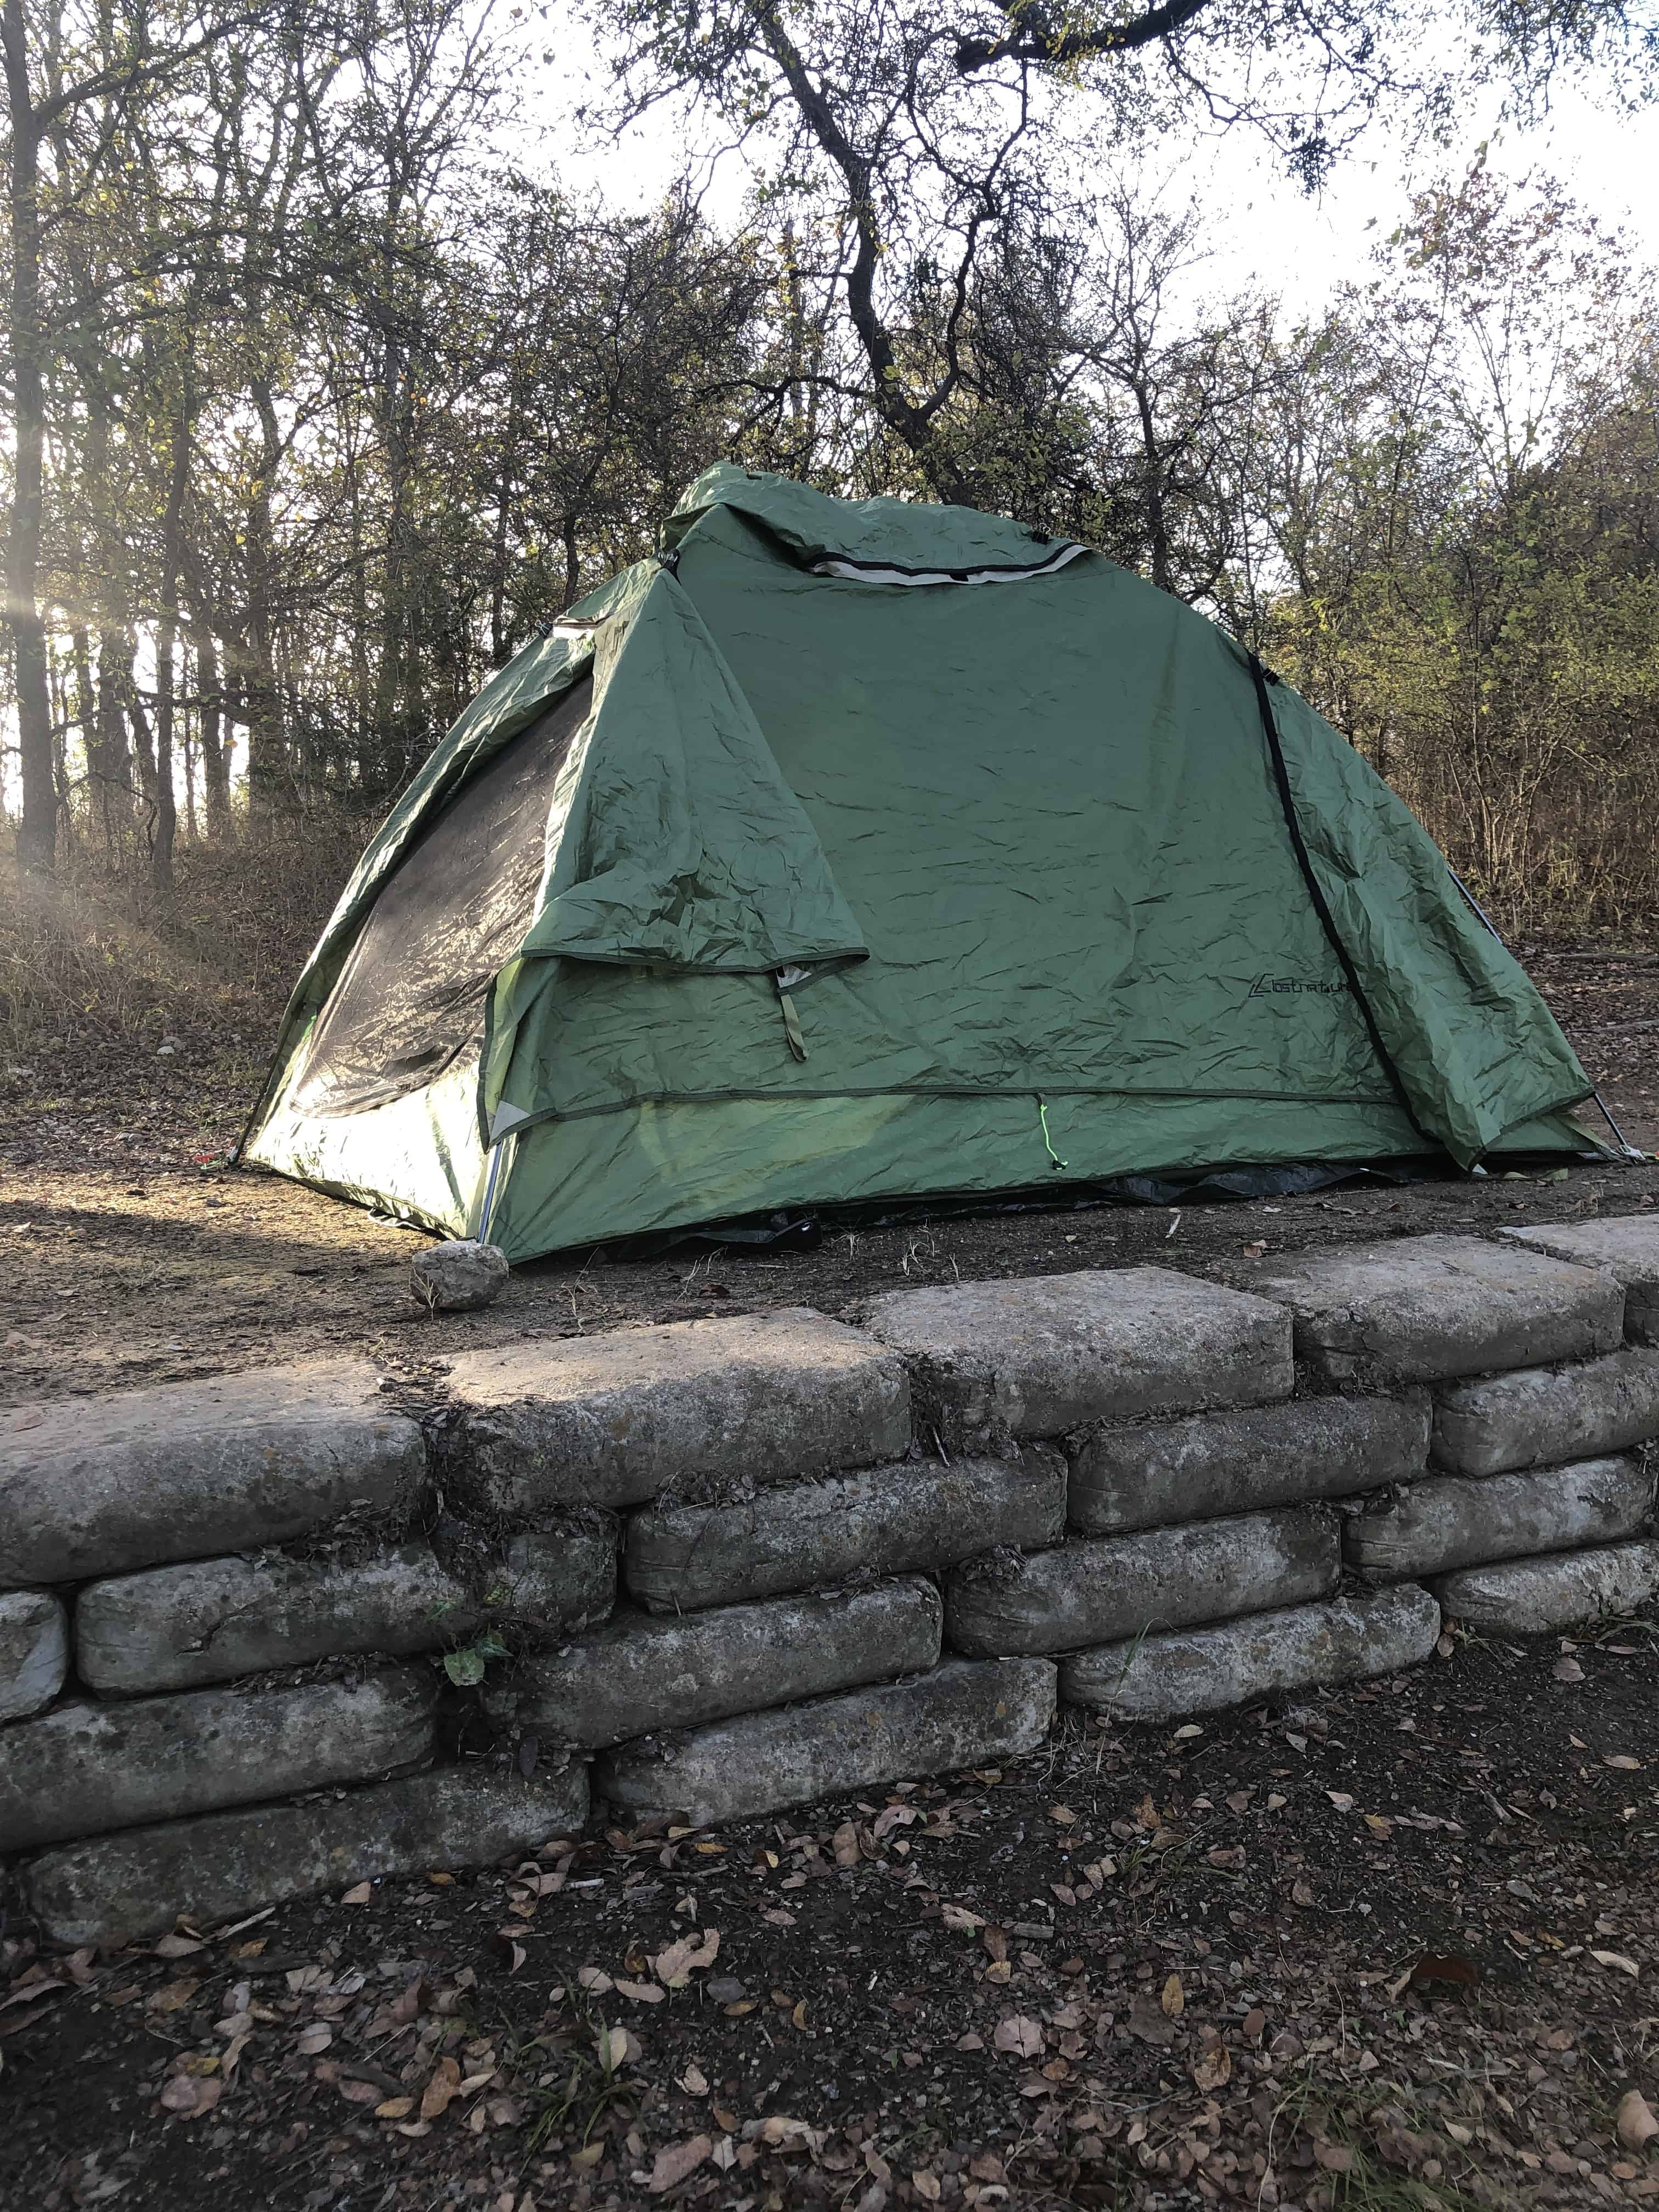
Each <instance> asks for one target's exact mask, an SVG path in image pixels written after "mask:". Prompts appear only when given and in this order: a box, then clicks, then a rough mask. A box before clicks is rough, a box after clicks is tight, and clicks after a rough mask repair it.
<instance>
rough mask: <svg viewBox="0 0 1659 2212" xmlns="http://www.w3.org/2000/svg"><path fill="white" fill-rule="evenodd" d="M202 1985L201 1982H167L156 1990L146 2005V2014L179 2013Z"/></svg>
mask: <svg viewBox="0 0 1659 2212" xmlns="http://www.w3.org/2000/svg"><path fill="white" fill-rule="evenodd" d="M201 1986H202V1984H200V1982H199V1981H185V1982H167V1983H166V1984H163V1986H162V1987H161V1989H159V1990H155V1993H154V1994H153V1995H152V1996H151V1997H150V1999H149V2002H148V2003H147V2004H146V2005H145V2007H144V2010H145V2011H146V2012H179V2011H182V2009H183V2008H184V2007H185V2005H187V2004H188V2003H189V2002H190V2001H191V1998H192V1997H193V1996H195V1994H196V1992H197V1990H199V1989H200V1988H201Z"/></svg>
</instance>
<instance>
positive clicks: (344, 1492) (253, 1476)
mask: <svg viewBox="0 0 1659 2212" xmlns="http://www.w3.org/2000/svg"><path fill="white" fill-rule="evenodd" d="M379 1382H380V1378H379V1377H378V1376H377V1375H376V1374H375V1372H374V1369H373V1368H372V1367H370V1366H369V1365H368V1364H367V1362H365V1361H363V1360H360V1359H318V1360H312V1361H307V1362H305V1363H303V1364H300V1365H297V1366H294V1367H266V1368H257V1369H254V1370H252V1372H250V1373H248V1374H246V1375H222V1376H216V1377H215V1378H214V1379H213V1380H212V1381H211V1382H207V1383H169V1384H167V1385H165V1386H163V1387H162V1388H161V1389H154V1390H123V1391H118V1392H116V1393H113V1394H112V1395H109V1396H107V1397H99V1398H65V1399H60V1400H57V1401H53V1402H52V1403H51V1404H48V1405H46V1407H23V1408H21V1409H20V1410H18V1411H15V1412H13V1413H0V1589H9V1588H15V1586H16V1585H17V1584H19V1583H35V1582H41V1583H46V1582H76V1581H80V1580H82V1579H83V1578H85V1577H88V1576H90V1575H110V1574H119V1573H120V1572H121V1571H123V1570H124V1569H125V1568H128V1567H149V1566H155V1565H157V1564H159V1563H160V1562H161V1560H164V1559H210V1558H212V1557H213V1556H214V1555H215V1554H216V1553H222V1552H236V1551H252V1550H253V1549H254V1548H255V1547H258V1545H261V1544H281V1543H286V1542H287V1541H289V1539H290V1538H291V1537H295V1536H298V1535H301V1534H304V1532H305V1531H306V1530H307V1528H316V1527H317V1526H318V1525H319V1523H320V1522H326V1521H333V1520H336V1519H337V1518H338V1517H339V1516H340V1515H342V1514H343V1513H346V1512H349V1511H350V1510H352V1509H353V1508H354V1507H357V1506H364V1507H367V1508H369V1509H372V1510H377V1511H386V1510H389V1509H392V1508H394V1507H397V1506H399V1505H402V1504H405V1503H407V1502H408V1501H409V1500H410V1498H412V1497H413V1496H414V1495H415V1493H416V1492H417V1490H418V1489H419V1486H420V1484H421V1481H422V1477H423V1475H424V1474H425V1470H426V1446H425V1444H424V1443H423V1442H422V1437H421V1432H420V1430H419V1429H418V1428H417V1427H416V1425H415V1423H414V1422H413V1421H409V1420H405V1419H403V1418H402V1416H401V1415H399V1414H397V1413H392V1411H391V1409H390V1408H389V1407H387V1405H386V1401H385V1400H384V1399H383V1398H382V1397H381V1396H380V1389H379Z"/></svg>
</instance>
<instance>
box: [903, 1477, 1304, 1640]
mask: <svg viewBox="0 0 1659 2212" xmlns="http://www.w3.org/2000/svg"><path fill="white" fill-rule="evenodd" d="M1339 1572H1340V1544H1339V1541H1338V1536H1337V1524H1336V1516H1335V1515H1334V1513H1332V1512H1331V1511H1330V1510H1328V1508H1325V1507H1322V1506H1317V1505H1308V1506H1285V1507H1281V1508H1279V1510H1277V1511H1275V1512H1271V1513H1245V1514H1239V1515H1237V1516H1232V1517H1231V1518H1229V1519H1226V1520H1222V1521H1200V1522H1194V1523H1192V1524H1191V1525H1190V1526H1188V1527H1184V1528H1147V1529H1142V1530H1140V1531H1139V1533H1138V1534H1134V1535H1129V1536H1104V1537H1101V1538H1099V1539H1097V1540H1096V1541H1091V1542H1084V1543H1068V1544H1066V1545H1064V1546H1062V1547H1061V1548H1060V1550H1059V1551H1056V1552H1035V1553H1030V1554H1029V1555H1028V1556H1027V1557H1025V1558H1024V1559H1004V1558H1001V1557H1000V1556H997V1555H992V1556H991V1557H989V1558H987V1559H982V1560H981V1559H975V1560H972V1561H970V1562H969V1564H968V1565H966V1566H965V1567H958V1568H957V1569H956V1570H955V1571H953V1572H952V1573H951V1576H950V1577H949V1579H948V1581H947V1582H946V1583H945V1642H946V1644H948V1645H950V1646H951V1648H952V1649H953V1650H957V1651H965V1652H968V1653H970V1654H971V1655H973V1656H975V1657H980V1656H983V1657H987V1658H990V1657H1000V1656H1003V1655H1004V1654H1006V1653H1019V1652H1033V1651H1076V1650H1081V1649H1082V1648H1083V1647H1084V1646H1085V1644H1109V1643H1115V1642H1117V1641H1119V1640H1120V1639H1121V1638H1125V1637H1131V1636H1140V1635H1144V1634H1146V1633H1147V1632H1156V1631H1158V1630H1160V1629H1170V1628H1188V1627H1191V1626H1194V1625H1195V1624H1196V1623H1198V1622H1200V1621H1213V1620H1231V1619H1232V1618H1233V1616H1234V1615H1235V1614H1237V1613H1262V1612H1265V1611H1266V1610H1267V1608H1268V1607H1273V1606H1285V1605H1300V1604H1303V1603H1304V1602H1306V1601H1309V1600H1310V1599H1313V1598H1319V1597H1323V1596H1325V1595H1326V1594H1327V1593H1328V1591H1329V1590H1331V1589H1334V1587H1335V1584H1336V1580H1337V1576H1338V1574H1339Z"/></svg>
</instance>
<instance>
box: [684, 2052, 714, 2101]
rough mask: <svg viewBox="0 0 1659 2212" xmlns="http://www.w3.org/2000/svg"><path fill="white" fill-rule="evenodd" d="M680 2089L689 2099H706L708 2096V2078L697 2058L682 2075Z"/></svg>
mask: <svg viewBox="0 0 1659 2212" xmlns="http://www.w3.org/2000/svg"><path fill="white" fill-rule="evenodd" d="M680 2087H681V2088H682V2089H684V2092H685V2093H686V2095H687V2096H688V2097H706V2096H707V2095H708V2075H706V2074H705V2073H704V2072H703V2070H702V2067H701V2066H699V2065H698V2063H697V2062H696V2059H695V2058H694V2059H693V2060H692V2062H691V2063H690V2065H689V2066H688V2067H687V2068H686V2069H685V2071H684V2074H682V2075H681V2076H680Z"/></svg>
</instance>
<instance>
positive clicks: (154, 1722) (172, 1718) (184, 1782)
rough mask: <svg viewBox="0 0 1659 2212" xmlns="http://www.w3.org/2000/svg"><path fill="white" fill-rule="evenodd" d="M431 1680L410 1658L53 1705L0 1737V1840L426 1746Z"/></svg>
mask: <svg viewBox="0 0 1659 2212" xmlns="http://www.w3.org/2000/svg"><path fill="white" fill-rule="evenodd" d="M432 1703H433V1701H432V1688H431V1684H430V1681H429V1680H428V1678H427V1677H426V1676H425V1675H423V1674H416V1673H415V1672H413V1671H412V1670H410V1669H398V1670H395V1671H389V1672H387V1673H385V1674H375V1675H371V1676H369V1678H368V1680H365V1681H362V1682H358V1683H346V1682H313V1683H310V1684H307V1686H305V1687H304V1688H302V1689H297V1690H262V1691H258V1692H253V1693H252V1694H249V1695H246V1696H239V1695H238V1694H237V1693H236V1692H234V1691H231V1690H198V1691H196V1692H194V1693H193V1694H192V1695H191V1696H189V1697H182V1698H149V1699H144V1700H143V1702H142V1703H136V1704H132V1705H58V1706H57V1707H56V1708H54V1710H53V1711H51V1712H49V1713H43V1714H41V1715H40V1717H39V1718H38V1719H35V1720H32V1721H20V1722H18V1723H16V1725H15V1727H12V1728H9V1729H6V1731H5V1732H4V1734H3V1735H0V1851H16V1850H33V1848H34V1847H35V1846H36V1845H37V1844H50V1843H56V1842H57V1841H58V1839H59V1838H61V1837H65V1836H94V1835H99V1834H100V1833H102V1832H103V1831H104V1830H106V1829H107V1828H136V1827H138V1826H142V1825H143V1823H144V1822H146V1821H149V1820H173V1819H176V1818H179V1817H180V1816H182V1815H183V1814H187V1813H204V1812H208V1811H210V1810H211V1809H212V1808H214V1807H216V1806H220V1805H245V1804H248V1803H251V1802H253V1801H254V1800H256V1799H258V1798H261V1797H281V1796H287V1795H289V1793H290V1792H293V1791H295V1790H316V1789H320V1788H322V1787H323V1786H324V1785H325V1784H329V1783H336V1782H361V1781H363V1780H365V1779H366V1778H368V1776H370V1775H374V1774H383V1773H385V1772H386V1771H387V1770H388V1769H389V1768H392V1767H398V1766H407V1765H411V1764H413V1763H414V1762H415V1761H416V1760H417V1759H425V1758H428V1757H429V1755H430V1753H431V1751H432V1747H433V1722H432Z"/></svg>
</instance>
